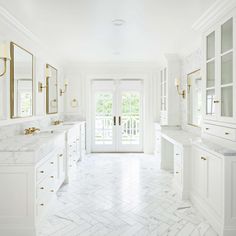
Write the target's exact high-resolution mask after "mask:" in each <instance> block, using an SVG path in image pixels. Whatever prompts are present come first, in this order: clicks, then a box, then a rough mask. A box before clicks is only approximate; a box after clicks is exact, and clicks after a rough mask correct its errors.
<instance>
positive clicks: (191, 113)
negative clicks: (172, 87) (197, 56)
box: [187, 69, 202, 127]
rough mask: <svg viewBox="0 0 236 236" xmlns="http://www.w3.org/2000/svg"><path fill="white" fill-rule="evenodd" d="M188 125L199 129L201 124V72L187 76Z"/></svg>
mask: <svg viewBox="0 0 236 236" xmlns="http://www.w3.org/2000/svg"><path fill="white" fill-rule="evenodd" d="M187 87H188V88H187V105H188V125H191V126H195V127H200V126H201V122H202V77H201V70H200V69H199V70H196V71H193V72H191V73H189V74H188V75H187Z"/></svg>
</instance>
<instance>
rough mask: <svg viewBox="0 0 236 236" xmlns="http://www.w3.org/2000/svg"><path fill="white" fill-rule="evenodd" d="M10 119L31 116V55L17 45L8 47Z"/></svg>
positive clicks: (12, 44)
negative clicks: (9, 55)
mask: <svg viewBox="0 0 236 236" xmlns="http://www.w3.org/2000/svg"><path fill="white" fill-rule="evenodd" d="M10 53H11V63H10V94H11V102H10V107H11V118H20V117H29V116H32V115H33V54H31V53H30V52H29V51H27V50H25V49H24V48H22V47H20V46H19V45H17V44H15V43H13V42H11V45H10Z"/></svg>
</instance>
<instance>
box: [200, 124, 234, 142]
mask: <svg viewBox="0 0 236 236" xmlns="http://www.w3.org/2000/svg"><path fill="white" fill-rule="evenodd" d="M203 130H204V132H205V133H207V134H210V135H214V136H217V137H220V138H224V139H228V140H231V141H236V129H233V128H228V127H224V126H217V125H212V124H204V125H203Z"/></svg>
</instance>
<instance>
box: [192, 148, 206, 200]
mask: <svg viewBox="0 0 236 236" xmlns="http://www.w3.org/2000/svg"><path fill="white" fill-rule="evenodd" d="M192 188H193V190H194V192H196V193H197V194H199V195H200V196H201V197H202V198H205V197H206V193H207V157H206V153H205V152H204V151H202V150H201V149H198V148H195V147H193V150H192Z"/></svg>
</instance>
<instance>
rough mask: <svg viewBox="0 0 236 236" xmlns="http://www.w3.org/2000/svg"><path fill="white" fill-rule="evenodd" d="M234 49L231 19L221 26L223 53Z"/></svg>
mask: <svg viewBox="0 0 236 236" xmlns="http://www.w3.org/2000/svg"><path fill="white" fill-rule="evenodd" d="M232 48H233V19H232V18H231V19H230V20H228V21H227V22H226V23H224V24H223V25H222V26H221V52H222V53H224V52H226V51H228V50H230V49H232Z"/></svg>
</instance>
